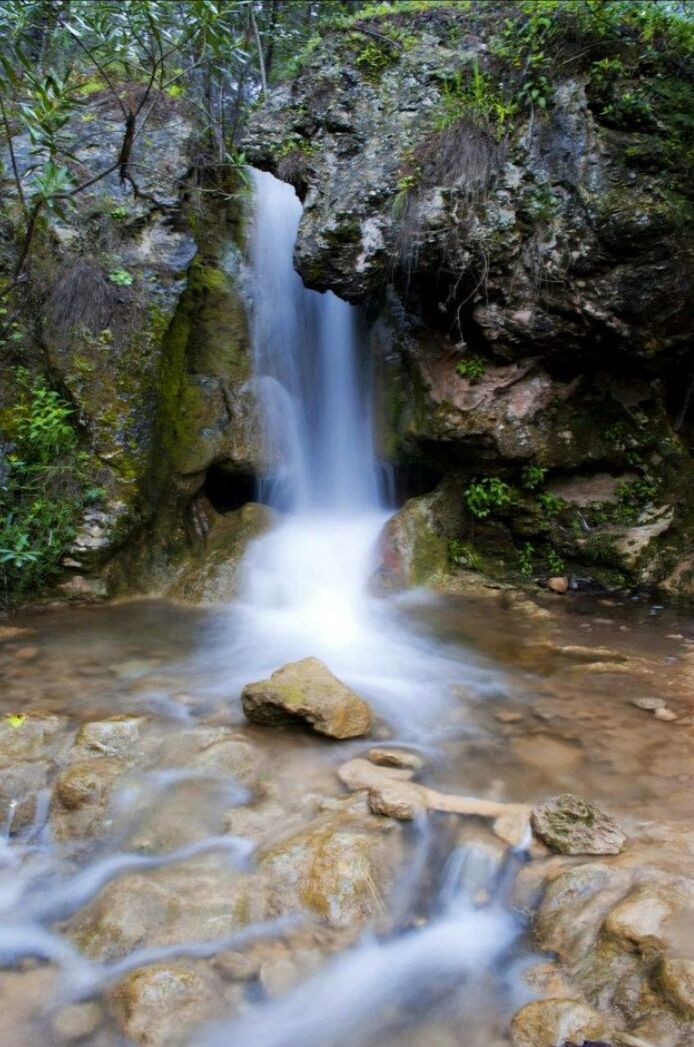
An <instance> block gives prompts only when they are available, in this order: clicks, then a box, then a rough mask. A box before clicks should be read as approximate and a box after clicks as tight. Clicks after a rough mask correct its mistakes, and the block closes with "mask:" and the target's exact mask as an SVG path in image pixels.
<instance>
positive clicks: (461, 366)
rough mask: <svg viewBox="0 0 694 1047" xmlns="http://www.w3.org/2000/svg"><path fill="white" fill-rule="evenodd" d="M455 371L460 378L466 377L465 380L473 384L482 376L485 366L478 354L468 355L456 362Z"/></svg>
mask: <svg viewBox="0 0 694 1047" xmlns="http://www.w3.org/2000/svg"><path fill="white" fill-rule="evenodd" d="M455 369H456V371H457V373H458V374H459V375H460V377H461V378H467V380H468V381H469V382H470V383H471V384H472V385H474V384H475V382H479V380H480V378H482V377H483V375H484V373H485V371H486V370H487V366H486V364H485V362H484V360H482V358H481V357H479V356H469V357H467V359H465V360H461V361H460V363H458V364H456V368H455Z"/></svg>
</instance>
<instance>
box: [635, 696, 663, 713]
mask: <svg viewBox="0 0 694 1047" xmlns="http://www.w3.org/2000/svg"><path fill="white" fill-rule="evenodd" d="M631 704H632V705H635V706H636V708H637V709H645V710H646V712H648V713H654V712H656V711H657V710H658V709H664V708H665V699H664V698H632V700H631Z"/></svg>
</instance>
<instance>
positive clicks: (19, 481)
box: [0, 369, 101, 607]
mask: <svg viewBox="0 0 694 1047" xmlns="http://www.w3.org/2000/svg"><path fill="white" fill-rule="evenodd" d="M16 377H17V381H18V385H19V389H20V396H19V400H18V403H17V404H16V406H15V407H13V408H12V409H11V410H10V411H6V412H5V415H4V417H3V428H4V429H5V431H6V434H7V438H6V442H5V444H4V446H0V585H1V586H2V593H1V594H0V599H1V600H2V602H3V604H4V605H5V606H6V607H10V606H12V605H13V604H15V603H17V602H19V600H20V599H21V598H22V597H24V596H27V595H28V594H30V593H31V594H34V593H35V592H37V591H38V590H40V589H41V588H42V587H43V586H45V585H46V584H47V583H48V582H50V581H51V580H52V579H53V577H54V576H55V575H56V573H57V572H58V570H59V567H60V561H61V559H62V557H63V556H64V555H65V553H66V551H67V549H68V547H69V546H70V543H71V542H72V540H73V538H74V535H75V528H76V524H77V520H78V519H79V515H80V511H81V509H82V508H83V507H84V505H85V504H86V503H87V502H88V501H89V500H91V499H93V498H95V497H97V496H98V495H99V494H100V493H101V491H100V489H99V488H95V487H89V486H88V478H87V473H88V456H86V455H84V454H82V453H80V451H79V448H78V437H77V433H76V431H75V429H74V427H73V425H72V414H73V411H72V408H71V407H70V405H69V404H68V403H66V402H65V401H64V400H63V399H62V398H61V397H60V396H59V395H58V393H56V392H55V391H54V390H52V389H49V388H48V387H47V386H46V385H45V384H44V383H43V382H41V381H37V380H32V379H31V377H30V375H29V374H28V372H26V371H25V370H23V369H18V371H17V373H16Z"/></svg>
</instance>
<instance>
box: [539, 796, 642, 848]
mask: <svg viewBox="0 0 694 1047" xmlns="http://www.w3.org/2000/svg"><path fill="white" fill-rule="evenodd" d="M530 821H531V825H532V828H533V831H534V832H535V834H536V835H537V836H539V837H540V839H541V840H542V841H543V842H544V843H546V844H547V846H548V847H550V848H551V849H552V850H553V851H558V852H559V853H560V854H619V853H620V851H621V850H622V849H623V847H624V844H625V842H626V836H625V835H624V833H623V832H622V830H621V829H620V827H619V825H618V824H617V822H616V821H615V820H614V818H611V817H610V815H608V814H605V813H604V811H601V810H599V808H597V807H594V806H593V805H592V804H590V803H588V802H587V801H586V800H582V799H581V798H580V797H579V796H574V795H573V794H572V793H562V794H561V796H557V797H556V798H555V799H554V800H550V801H549V802H548V803H544V804H540V805H539V806H537V807H534V808H533V810H532V813H531V816H530Z"/></svg>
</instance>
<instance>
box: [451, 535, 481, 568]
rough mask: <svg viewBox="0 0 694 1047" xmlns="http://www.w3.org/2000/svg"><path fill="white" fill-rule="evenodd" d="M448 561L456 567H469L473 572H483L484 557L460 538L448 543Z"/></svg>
mask: <svg viewBox="0 0 694 1047" xmlns="http://www.w3.org/2000/svg"><path fill="white" fill-rule="evenodd" d="M448 559H449V561H450V563H451V564H452V565H453V566H454V567H467V568H468V569H469V570H471V571H480V572H481V571H482V568H483V564H482V557H481V556H480V554H479V553H478V552H477V551H476V550H475V549H473V547H472V546H471V545H469V544H467V543H466V542H463V541H462V540H461V539H460V538H453V539H452V540H451V541H450V542H449V543H448Z"/></svg>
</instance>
